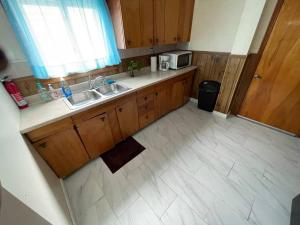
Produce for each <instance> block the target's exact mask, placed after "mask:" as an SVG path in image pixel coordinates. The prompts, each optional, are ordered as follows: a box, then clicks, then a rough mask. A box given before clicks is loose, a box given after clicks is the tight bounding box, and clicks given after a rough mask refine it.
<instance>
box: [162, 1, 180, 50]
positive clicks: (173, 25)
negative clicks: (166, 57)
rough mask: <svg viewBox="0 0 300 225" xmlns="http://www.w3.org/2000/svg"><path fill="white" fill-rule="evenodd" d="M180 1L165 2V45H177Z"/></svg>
mask: <svg viewBox="0 0 300 225" xmlns="http://www.w3.org/2000/svg"><path fill="white" fill-rule="evenodd" d="M179 8H180V0H165V44H174V43H177V38H178V21H179V20H178V19H179Z"/></svg>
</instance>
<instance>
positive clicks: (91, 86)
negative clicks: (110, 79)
mask: <svg viewBox="0 0 300 225" xmlns="http://www.w3.org/2000/svg"><path fill="white" fill-rule="evenodd" d="M99 79H102V81H101V83H102V84H104V80H105V78H104V77H103V76H99V77H96V78H95V79H94V80H92V79H91V75H89V88H90V89H94V88H95V87H94V85H95V82H96V81H97V80H99Z"/></svg>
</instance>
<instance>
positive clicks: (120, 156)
mask: <svg viewBox="0 0 300 225" xmlns="http://www.w3.org/2000/svg"><path fill="white" fill-rule="evenodd" d="M144 150H145V147H144V146H143V145H141V144H140V143H138V142H137V141H136V140H135V139H134V138H133V137H129V138H127V139H126V140H124V141H122V142H121V143H119V144H117V145H116V146H115V147H114V148H113V149H111V150H109V151H108V152H105V153H104V154H102V155H101V158H102V159H103V161H104V162H105V164H106V165H107V166H108V168H109V169H110V171H111V172H112V173H115V172H116V171H118V170H119V169H120V168H121V167H122V166H124V165H125V164H126V163H128V162H129V161H130V160H132V159H133V158H134V157H136V156H137V155H138V154H140V153H141V152H142V151H144Z"/></svg>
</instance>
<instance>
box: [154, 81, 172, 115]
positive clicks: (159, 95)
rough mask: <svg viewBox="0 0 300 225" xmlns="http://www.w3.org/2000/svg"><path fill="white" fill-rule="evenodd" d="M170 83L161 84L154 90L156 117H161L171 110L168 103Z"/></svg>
mask: <svg viewBox="0 0 300 225" xmlns="http://www.w3.org/2000/svg"><path fill="white" fill-rule="evenodd" d="M170 96H171V85H170V84H163V85H160V86H158V87H157V88H156V92H155V104H156V106H155V111H156V117H157V118H159V117H162V116H163V115H165V114H167V113H168V112H170V110H171V104H170Z"/></svg>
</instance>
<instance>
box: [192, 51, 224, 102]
mask: <svg viewBox="0 0 300 225" xmlns="http://www.w3.org/2000/svg"><path fill="white" fill-rule="evenodd" d="M228 56H229V53H222V52H199V51H194V52H193V62H192V64H193V65H194V66H198V69H197V71H196V73H195V77H194V83H193V87H192V94H191V97H193V98H198V90H199V84H200V83H201V82H202V81H203V80H215V81H219V82H220V83H221V81H222V79H223V75H224V71H225V68H226V64H227V60H228Z"/></svg>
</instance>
